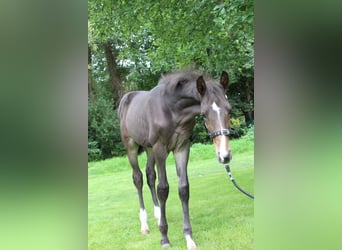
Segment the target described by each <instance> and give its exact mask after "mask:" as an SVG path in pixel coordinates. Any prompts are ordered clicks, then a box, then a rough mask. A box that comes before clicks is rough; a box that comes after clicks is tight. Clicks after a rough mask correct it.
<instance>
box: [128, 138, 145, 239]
mask: <svg viewBox="0 0 342 250" xmlns="http://www.w3.org/2000/svg"><path fill="white" fill-rule="evenodd" d="M138 149H139V146H138V145H137V144H136V143H135V142H134V141H133V140H130V141H129V142H128V144H127V156H128V160H129V163H130V164H131V166H132V169H133V173H132V177H133V182H134V185H135V187H136V188H137V190H138V195H139V204H140V213H139V218H140V222H141V233H142V234H148V233H149V232H150V230H149V228H148V224H147V213H146V210H145V205H144V199H143V194H142V188H143V174H142V172H141V171H140V168H139V164H138Z"/></svg>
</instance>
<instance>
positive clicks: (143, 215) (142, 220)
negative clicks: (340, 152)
mask: <svg viewBox="0 0 342 250" xmlns="http://www.w3.org/2000/svg"><path fill="white" fill-rule="evenodd" d="M139 218H140V223H141V231H142V232H146V231H149V228H148V225H147V213H146V210H145V209H140V213H139Z"/></svg>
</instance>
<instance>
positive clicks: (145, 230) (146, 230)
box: [141, 229, 150, 235]
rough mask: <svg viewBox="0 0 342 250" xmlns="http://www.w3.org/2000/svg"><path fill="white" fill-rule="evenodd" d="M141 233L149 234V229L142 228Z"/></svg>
mask: <svg viewBox="0 0 342 250" xmlns="http://www.w3.org/2000/svg"><path fill="white" fill-rule="evenodd" d="M141 233H142V234H144V235H146V234H149V233H150V230H148V229H142V230H141Z"/></svg>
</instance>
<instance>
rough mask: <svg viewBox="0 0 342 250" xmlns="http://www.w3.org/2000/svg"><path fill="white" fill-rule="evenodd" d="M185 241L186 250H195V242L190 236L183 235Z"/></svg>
mask: <svg viewBox="0 0 342 250" xmlns="http://www.w3.org/2000/svg"><path fill="white" fill-rule="evenodd" d="M185 239H186V246H187V248H188V250H194V249H197V246H196V244H195V242H194V241H193V240H192V238H191V236H190V235H188V234H187V235H185Z"/></svg>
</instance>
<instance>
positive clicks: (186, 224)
mask: <svg viewBox="0 0 342 250" xmlns="http://www.w3.org/2000/svg"><path fill="white" fill-rule="evenodd" d="M189 151H190V143H188V144H186V145H185V146H183V147H182V148H179V149H177V150H175V151H174V152H173V154H174V158H175V161H176V167H177V175H178V194H179V198H180V200H181V202H182V207H183V233H184V236H185V239H186V246H187V248H188V249H189V250H195V249H197V246H196V244H195V242H194V241H193V239H192V228H191V224H190V215H189V196H190V195H189V180H188V173H187V166H188V160H189Z"/></svg>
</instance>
